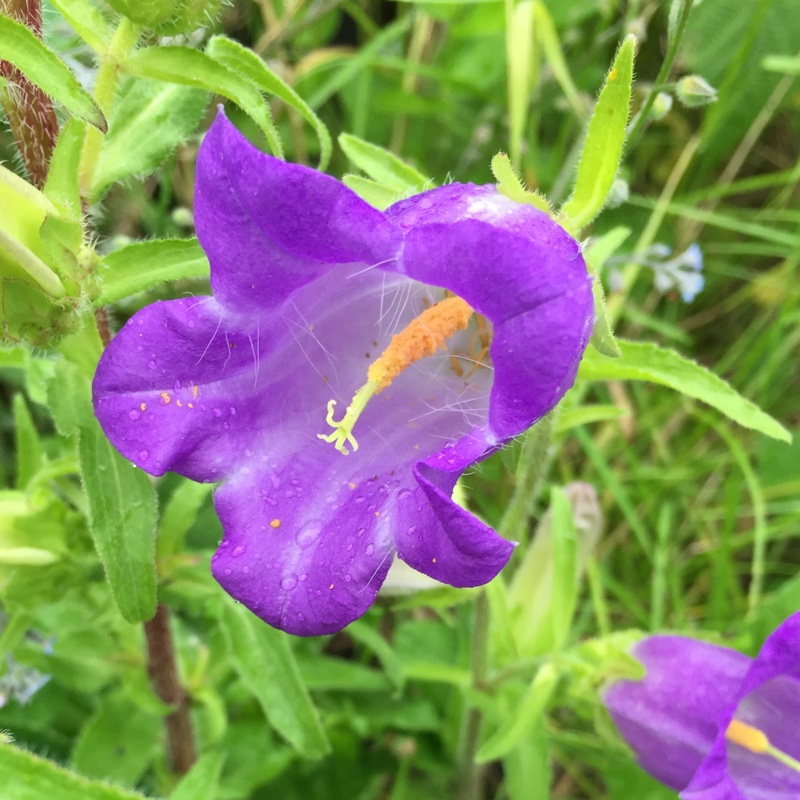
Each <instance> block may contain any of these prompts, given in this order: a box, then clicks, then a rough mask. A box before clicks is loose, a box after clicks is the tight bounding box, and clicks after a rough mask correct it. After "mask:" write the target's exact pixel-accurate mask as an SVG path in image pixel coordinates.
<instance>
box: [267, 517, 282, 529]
mask: <svg viewBox="0 0 800 800" xmlns="http://www.w3.org/2000/svg"><path fill="white" fill-rule="evenodd" d="M269 526H270V528H280V526H281V521H280V520H279V519H277V518H276V519H274V520H272V522H270V524H269Z"/></svg>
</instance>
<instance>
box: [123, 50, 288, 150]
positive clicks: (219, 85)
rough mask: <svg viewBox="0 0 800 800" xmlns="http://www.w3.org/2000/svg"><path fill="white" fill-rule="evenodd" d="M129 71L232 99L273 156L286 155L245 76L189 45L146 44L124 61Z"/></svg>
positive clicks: (263, 104) (261, 101) (264, 107)
mask: <svg viewBox="0 0 800 800" xmlns="http://www.w3.org/2000/svg"><path fill="white" fill-rule="evenodd" d="M125 68H126V70H127V71H128V72H129V73H130V74H132V75H138V76H139V77H140V78H152V79H154V80H157V81H166V82H167V83H178V84H181V85H183V86H194V87H196V88H198V89H205V90H206V91H207V92H213V93H214V94H221V95H222V96H223V97H227V98H228V99H229V100H233V102H234V103H236V105H238V106H239V107H240V108H241V109H242V110H243V111H244V112H245V113H247V114H248V116H249V117H250V118H251V119H252V120H253V121H254V122H255V123H256V125H258V127H259V128H261V130H262V131H263V132H264V136H266V138H267V143H268V144H269V147H270V150H272V153H273V155H275V156H277V157H278V158H283V145H282V144H281V140H280V137H279V136H278V131H277V130H276V129H275V124H274V123H273V121H272V116H271V115H270V112H269V105H268V104H267V103H266V102H265V101H264V98H263V97H262V96H261V93H260V92H259V91H258V89H256V87H255V86H253V84H252V82H251V81H250V80H249V79H248V78H246V77H245V76H244V75H241V74H239V73H238V72H235V71H234V70H232V69H229V68H228V67H226V66H225V65H224V64H221V63H220V62H219V61H215V60H214V59H213V58H211V56H208V55H206V54H205V53H201V52H200V51H199V50H192V49H191V48H190V47H180V46H177V45H176V46H171V47H157V46H154V47H146V48H145V49H144V50H139V51H138V52H136V53H134V54H133V55H131V56H130V58H128V59H127V60H126V61H125Z"/></svg>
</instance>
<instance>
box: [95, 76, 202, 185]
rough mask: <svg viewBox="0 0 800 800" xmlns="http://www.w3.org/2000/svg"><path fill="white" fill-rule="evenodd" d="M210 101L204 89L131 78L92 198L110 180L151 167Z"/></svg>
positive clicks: (111, 128) (110, 121)
mask: <svg viewBox="0 0 800 800" xmlns="http://www.w3.org/2000/svg"><path fill="white" fill-rule="evenodd" d="M207 105H208V94H207V93H206V92H204V91H203V90H202V89H193V88H191V87H188V86H177V85H175V84H172V83H168V84H164V83H158V82H154V81H145V80H140V79H136V78H130V79H129V80H127V81H126V82H125V84H124V85H123V87H122V89H121V90H120V92H119V94H118V96H117V100H116V102H115V103H114V109H113V111H112V112H111V115H110V116H109V119H108V134H107V135H106V137H105V139H103V146H102V149H101V150H100V158H99V159H98V162H97V168H96V169H95V173H94V182H93V183H92V199H93V200H98V199H99V198H100V197H102V195H103V194H104V193H105V191H106V190H107V189H108V187H109V186H110V185H111V184H112V183H116V182H117V181H121V180H123V179H124V178H128V177H130V176H131V175H147V174H148V173H150V172H153V171H154V170H155V169H156V168H157V167H158V166H159V165H160V164H161V162H162V161H163V160H164V159H165V158H166V157H167V156H168V155H169V154H170V153H171V152H172V151H173V150H174V149H175V148H176V147H177V146H178V145H179V144H181V143H182V142H185V141H186V139H187V138H188V137H189V136H190V135H191V134H192V133H193V132H194V131H195V129H196V128H197V126H198V125H199V124H200V120H201V118H202V116H203V112H204V111H205V108H206V106H207Z"/></svg>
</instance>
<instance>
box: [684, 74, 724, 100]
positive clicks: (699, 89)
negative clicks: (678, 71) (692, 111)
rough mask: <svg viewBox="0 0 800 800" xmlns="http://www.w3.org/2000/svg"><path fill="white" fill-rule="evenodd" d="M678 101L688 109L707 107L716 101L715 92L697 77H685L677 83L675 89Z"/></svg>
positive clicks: (703, 80) (703, 79)
mask: <svg viewBox="0 0 800 800" xmlns="http://www.w3.org/2000/svg"><path fill="white" fill-rule="evenodd" d="M675 94H676V95H677V97H678V100H680V101H681V103H683V104H684V105H685V106H687V107H688V108H694V107H696V106H707V105H708V104H709V103H714V102H716V100H717V90H716V89H715V88H714V87H713V86H712V85H711V84H710V83H709V82H708V81H707V80H706V79H705V78H701V77H700V76H699V75H687V76H686V77H685V78H681V79H680V80H679V81H678V85H677V87H676V89H675Z"/></svg>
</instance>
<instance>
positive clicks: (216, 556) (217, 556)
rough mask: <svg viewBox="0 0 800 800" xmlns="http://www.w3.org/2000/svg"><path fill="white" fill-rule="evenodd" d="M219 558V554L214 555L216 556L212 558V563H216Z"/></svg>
mask: <svg viewBox="0 0 800 800" xmlns="http://www.w3.org/2000/svg"><path fill="white" fill-rule="evenodd" d="M218 558H219V553H214V555H213V556H211V561H212V562H214V561H216V560H217V559H218Z"/></svg>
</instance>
